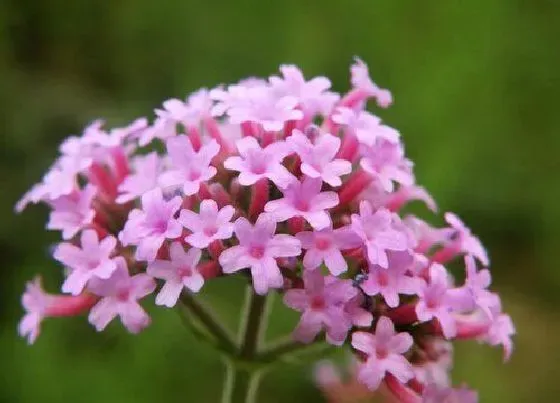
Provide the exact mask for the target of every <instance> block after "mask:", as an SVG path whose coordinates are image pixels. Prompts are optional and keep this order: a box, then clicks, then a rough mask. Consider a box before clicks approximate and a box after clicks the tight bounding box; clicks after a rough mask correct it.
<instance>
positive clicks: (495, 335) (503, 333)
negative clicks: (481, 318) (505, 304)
mask: <svg viewBox="0 0 560 403" xmlns="http://www.w3.org/2000/svg"><path fill="white" fill-rule="evenodd" d="M490 311H491V313H492V318H491V323H490V327H489V329H488V332H487V333H486V335H484V336H482V337H481V338H480V339H481V340H482V341H484V342H486V343H488V344H490V345H491V346H498V345H502V346H503V347H504V361H507V360H509V358H510V357H511V353H512V351H513V342H512V340H511V337H512V336H513V335H514V334H515V326H514V325H513V321H512V320H511V317H510V316H509V315H507V314H505V313H503V312H502V305H501V301H500V299H499V298H498V299H497V303H496V304H494V305H493V306H492V307H491V308H490Z"/></svg>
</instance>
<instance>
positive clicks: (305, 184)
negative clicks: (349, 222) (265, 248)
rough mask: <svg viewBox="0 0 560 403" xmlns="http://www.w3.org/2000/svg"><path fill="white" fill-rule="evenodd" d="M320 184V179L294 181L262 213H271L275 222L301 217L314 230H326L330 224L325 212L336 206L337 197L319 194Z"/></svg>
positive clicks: (331, 194) (306, 178) (330, 194)
mask: <svg viewBox="0 0 560 403" xmlns="http://www.w3.org/2000/svg"><path fill="white" fill-rule="evenodd" d="M322 183H323V181H322V180H321V179H317V178H315V179H314V178H309V177H305V178H304V179H303V181H301V182H299V181H294V182H292V183H291V184H290V185H289V186H288V187H287V188H286V189H283V190H282V193H284V198H282V199H278V200H271V201H269V202H268V203H266V205H265V206H264V211H266V212H267V213H271V214H272V216H273V217H274V219H275V220H276V221H277V222H281V221H285V220H287V219H289V218H292V217H303V218H304V219H305V220H306V221H307V222H308V223H309V224H311V226H312V227H313V228H314V229H316V230H320V229H323V228H327V227H329V226H330V225H331V224H332V223H331V218H330V216H329V214H328V213H327V211H326V210H327V209H330V208H333V207H335V206H336V205H337V204H338V195H337V194H336V193H335V192H330V191H329V192H321V185H322Z"/></svg>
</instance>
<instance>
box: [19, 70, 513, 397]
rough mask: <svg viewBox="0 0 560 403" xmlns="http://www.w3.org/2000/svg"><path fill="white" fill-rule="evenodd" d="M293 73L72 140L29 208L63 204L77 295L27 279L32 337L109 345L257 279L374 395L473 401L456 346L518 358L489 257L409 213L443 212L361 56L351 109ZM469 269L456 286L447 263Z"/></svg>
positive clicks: (324, 82) (70, 279) (456, 229)
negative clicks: (213, 291) (76, 327)
mask: <svg viewBox="0 0 560 403" xmlns="http://www.w3.org/2000/svg"><path fill="white" fill-rule="evenodd" d="M280 73H281V74H280V75H279V76H272V77H269V78H268V79H267V80H265V79H248V80H243V81H240V82H238V83H236V84H233V85H229V86H220V87H217V88H214V89H212V90H210V91H209V90H206V89H202V90H199V91H198V92H195V93H194V94H192V95H190V96H189V97H188V98H186V99H185V100H180V99H171V100H168V101H165V102H164V103H163V106H162V107H161V108H159V109H156V110H155V115H156V117H155V119H154V120H153V121H152V122H151V123H150V122H149V121H148V120H147V119H145V118H141V119H138V120H136V121H134V122H133V123H131V124H130V125H129V126H127V127H123V128H117V129H112V130H108V129H106V128H104V125H103V122H102V121H95V122H93V123H92V124H90V125H89V126H88V127H87V128H86V129H85V130H84V132H83V134H82V135H81V136H73V137H70V138H68V139H66V140H65V141H64V142H63V144H62V145H61V146H60V157H59V158H58V159H57V160H56V161H55V163H54V164H53V165H52V167H51V168H50V169H49V171H48V172H47V174H46V175H45V176H44V178H43V180H42V181H41V182H40V183H38V184H36V185H35V186H33V187H32V189H31V190H30V191H29V192H28V193H27V194H26V195H25V196H24V197H23V198H22V200H21V201H20V202H19V203H18V205H17V206H16V210H18V211H21V210H22V209H23V208H24V207H25V206H26V205H27V204H29V203H38V202H44V203H47V204H48V205H49V206H50V207H51V209H52V210H51V213H50V219H49V222H48V224H47V228H48V229H51V230H57V231H61V234H62V238H63V240H64V241H63V242H61V243H60V244H58V245H57V246H56V248H55V249H54V254H53V257H54V258H55V259H56V260H57V261H58V262H60V264H61V266H63V267H64V270H65V271H64V273H65V280H64V283H63V284H62V287H61V291H62V293H64V295H49V294H46V293H45V292H44V291H43V290H42V288H41V285H40V282H39V280H38V279H37V280H35V281H33V282H31V283H29V284H28V286H27V290H26V292H25V294H24V296H23V305H24V307H25V310H26V315H25V317H24V318H23V320H22V321H21V323H20V329H19V331H20V334H21V335H22V336H26V337H27V338H28V340H29V342H30V343H32V342H34V341H35V339H36V337H37V335H38V334H39V330H40V326H41V321H42V320H43V319H45V318H47V317H53V316H69V315H77V314H80V313H82V312H89V318H88V319H89V322H90V323H91V324H92V325H93V326H94V327H95V328H96V329H97V330H99V331H100V330H103V329H104V328H105V327H106V326H107V325H108V324H109V323H110V322H111V321H113V320H114V319H115V318H116V317H119V319H120V321H121V322H122V324H123V325H124V326H125V327H126V328H127V329H128V330H129V331H130V332H133V333H136V332H139V331H141V330H142V329H144V328H145V327H146V326H147V325H148V324H149V323H150V317H149V316H148V314H147V313H146V312H145V311H144V309H143V308H142V306H141V304H140V302H139V301H140V300H141V299H143V298H145V297H147V296H149V295H151V294H154V293H155V294H156V295H155V303H156V304H157V305H163V306H165V307H173V306H174V305H176V304H177V302H178V300H179V299H180V297H181V295H182V293H197V292H198V291H199V290H200V289H201V288H202V287H204V284H205V282H206V281H210V280H211V279H212V278H215V277H218V276H228V275H231V274H232V273H237V272H244V273H246V274H250V277H249V276H247V278H248V279H250V281H251V282H252V285H253V287H254V290H255V292H256V293H258V294H261V295H264V294H266V293H269V292H272V291H276V292H280V293H283V295H284V302H285V304H286V305H287V306H288V307H290V308H292V309H294V310H297V311H299V312H301V320H300V322H299V324H298V325H297V328H296V329H295V332H294V337H295V338H296V340H299V341H301V342H302V343H310V342H312V341H314V340H315V339H317V338H318V337H322V336H321V335H322V334H324V335H325V338H326V340H327V342H329V343H332V344H334V345H343V344H345V343H347V344H350V345H351V346H352V349H353V351H354V353H355V356H356V357H357V359H358V362H359V363H358V364H357V365H358V367H357V373H356V377H357V379H358V380H359V381H360V382H361V383H362V384H364V385H366V386H367V387H368V388H369V389H370V390H376V389H377V388H378V387H380V385H382V384H384V385H385V386H386V387H388V388H389V389H390V390H391V391H392V392H393V393H394V394H395V396H396V397H397V398H398V399H400V400H402V401H405V402H420V401H438V402H440V401H443V400H441V399H440V398H438V397H433V396H440V395H441V396H444V395H445V396H447V395H451V394H454V396H455V395H457V396H459V397H457V399H459V400H458V401H463V402H472V401H475V400H476V396H475V395H474V394H472V393H470V392H464V393H463V392H462V391H457V392H455V391H453V390H452V389H450V386H449V380H448V377H447V372H448V370H449V366H450V363H449V348H447V347H448V346H449V342H450V341H452V340H460V339H475V340H478V341H481V342H485V343H488V344H490V345H502V346H503V348H504V353H505V357H506V358H508V357H509V356H510V353H511V350H512V342H511V336H512V335H513V334H514V332H515V330H514V327H513V324H512V322H511V319H510V318H509V316H508V315H506V314H504V313H503V312H502V308H501V303H500V298H499V297H498V295H497V294H495V293H493V292H491V291H489V289H488V286H489V284H490V273H489V271H488V269H486V268H482V269H480V268H479V267H478V266H479V265H481V266H482V267H487V266H488V265H489V259H488V256H487V254H486V251H485V249H484V248H483V246H482V245H481V243H480V241H479V240H478V238H477V237H476V236H475V235H473V234H472V233H471V232H470V230H469V229H468V228H467V227H466V226H465V225H464V224H463V223H462V222H461V220H460V219H459V218H458V217H457V216H456V215H454V214H452V213H446V214H445V220H446V222H447V224H448V225H447V226H445V227H443V228H434V227H432V226H430V225H429V224H428V223H426V222H425V221H422V220H421V219H419V218H417V217H415V216H411V215H408V216H404V217H403V216H402V214H401V215H399V212H400V211H401V209H402V207H403V206H404V205H405V204H407V203H408V202H411V201H414V200H419V201H422V202H424V203H425V204H426V205H427V207H428V208H429V209H430V210H433V211H435V210H436V206H435V203H434V201H433V199H432V198H431V197H430V195H429V194H428V193H427V192H426V190H425V189H423V188H422V187H420V186H418V185H417V184H416V182H415V177H414V173H413V169H412V168H413V164H412V162H411V161H410V160H409V159H407V158H406V156H405V153H404V147H403V143H402V141H401V136H400V134H399V132H398V131H397V130H395V129H393V128H391V127H389V126H388V125H386V124H385V123H384V122H383V121H382V120H381V119H380V118H379V117H377V116H375V115H374V114H372V113H370V112H369V111H367V110H366V109H365V108H366V105H367V102H368V101H369V100H373V101H375V103H376V104H377V106H378V107H381V108H386V107H388V106H390V105H391V103H392V96H391V94H390V92H389V91H387V90H385V89H381V88H379V87H378V86H377V85H376V84H375V83H374V82H373V81H372V80H371V79H370V76H369V72H368V68H367V66H366V65H365V64H364V63H363V62H362V61H361V60H359V59H357V60H356V61H355V63H354V64H353V65H352V67H351V85H352V88H351V89H350V91H349V92H348V93H346V94H343V95H339V94H337V93H335V92H333V91H331V90H330V86H331V83H330V81H329V80H328V79H327V78H325V77H315V78H313V79H311V80H306V79H305V78H304V76H303V74H302V73H301V71H300V70H299V69H298V68H297V67H296V66H293V65H284V66H281V67H280ZM456 258H459V259H463V260H464V264H465V270H466V280H465V281H464V283H463V284H459V285H456V284H454V282H453V280H452V277H451V274H450V272H449V271H448V270H447V269H446V267H445V266H444V265H445V264H447V263H448V262H450V261H451V260H452V259H456ZM442 345H443V346H444V347H445V348H442ZM460 396H466V397H464V398H463V397H460ZM430 399H431V400H430ZM434 399H435V400H434ZM438 399H439V400H438ZM454 401H457V400H454Z"/></svg>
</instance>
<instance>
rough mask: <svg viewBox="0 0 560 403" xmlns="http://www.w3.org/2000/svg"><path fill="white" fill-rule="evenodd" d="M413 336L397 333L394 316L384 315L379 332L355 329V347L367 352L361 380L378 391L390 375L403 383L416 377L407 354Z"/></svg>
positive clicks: (378, 327) (378, 328) (353, 337)
mask: <svg viewBox="0 0 560 403" xmlns="http://www.w3.org/2000/svg"><path fill="white" fill-rule="evenodd" d="M412 344H413V340H412V336H411V335H410V334H408V333H404V332H403V333H396V332H395V326H394V325H393V322H392V321H391V319H389V318H387V317H386V316H381V317H380V318H379V320H378V321H377V325H376V328H375V334H372V333H368V332H355V333H354V334H353V335H352V346H353V347H354V348H355V349H356V350H358V351H361V352H362V353H364V354H366V356H367V359H366V361H365V363H363V364H361V365H360V367H359V369H358V380H359V381H360V382H362V383H364V384H365V385H367V386H368V387H369V388H370V389H371V390H376V389H377V388H378V387H379V385H380V384H381V381H382V380H383V378H385V375H386V374H391V375H393V376H394V377H395V378H397V379H398V380H399V381H400V382H402V383H405V382H407V381H409V380H410V379H412V377H413V376H414V372H413V369H412V365H411V364H410V363H409V362H408V360H407V359H406V358H405V357H404V356H403V354H404V353H406V352H407V351H408V350H409V349H410V347H412Z"/></svg>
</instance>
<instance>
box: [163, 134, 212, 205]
mask: <svg viewBox="0 0 560 403" xmlns="http://www.w3.org/2000/svg"><path fill="white" fill-rule="evenodd" d="M166 145H167V152H168V154H169V158H170V160H171V169H169V170H167V171H165V172H163V173H162V174H161V176H160V178H159V180H160V183H161V186H163V187H178V188H182V190H183V192H184V194H185V195H187V196H191V195H194V194H196V193H198V190H199V189H200V184H201V183H203V182H205V181H207V180H209V179H211V178H212V177H213V176H214V175H216V172H217V170H216V168H215V167H213V166H210V161H212V158H214V157H215V156H216V155H218V152H219V151H220V146H219V145H218V143H217V142H216V140H214V139H212V140H210V141H209V142H208V144H204V145H203V146H202V147H201V148H200V150H198V152H197V151H194V149H193V146H192V143H191V141H190V140H189V138H188V137H187V136H176V137H172V138H170V139H168V140H167V142H166Z"/></svg>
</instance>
